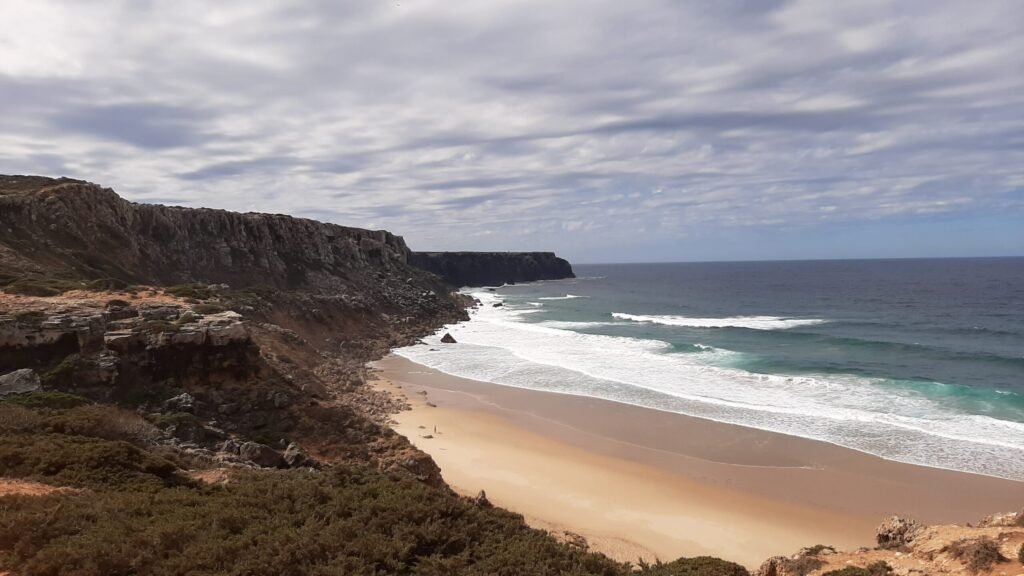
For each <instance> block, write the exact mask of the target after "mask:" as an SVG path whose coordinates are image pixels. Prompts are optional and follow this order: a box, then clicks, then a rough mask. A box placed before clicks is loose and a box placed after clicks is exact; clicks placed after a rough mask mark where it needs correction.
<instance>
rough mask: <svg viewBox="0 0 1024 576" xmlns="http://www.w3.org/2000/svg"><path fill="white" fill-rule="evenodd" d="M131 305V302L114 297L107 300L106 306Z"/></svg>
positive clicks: (120, 306) (125, 306) (124, 306)
mask: <svg viewBox="0 0 1024 576" xmlns="http://www.w3.org/2000/svg"><path fill="white" fill-rule="evenodd" d="M131 305H132V303H131V302H129V301H127V300H121V299H118V298H114V299H113V300H111V301H109V302H107V308H127V307H129V306H131Z"/></svg>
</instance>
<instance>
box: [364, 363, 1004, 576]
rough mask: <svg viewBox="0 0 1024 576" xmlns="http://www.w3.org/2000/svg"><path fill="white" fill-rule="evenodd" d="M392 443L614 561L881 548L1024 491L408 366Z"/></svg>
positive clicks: (383, 370) (458, 484)
mask: <svg viewBox="0 0 1024 576" xmlns="http://www.w3.org/2000/svg"><path fill="white" fill-rule="evenodd" d="M375 367H376V368H377V369H378V370H379V373H378V374H377V376H378V378H379V380H378V382H377V385H378V386H380V387H382V388H385V389H388V390H390V391H392V392H395V393H398V394H402V395H405V396H406V397H407V398H408V399H409V401H410V403H411V404H412V406H413V409H412V410H411V411H407V412H403V413H401V414H398V415H396V416H395V419H396V420H397V421H398V424H397V425H396V426H395V429H396V430H397V431H398V432H400V433H402V434H403V435H405V436H407V437H408V438H409V439H410V440H411V441H412V442H413V443H414V444H415V445H416V446H418V447H419V448H421V449H422V450H424V451H425V452H427V453H429V454H430V455H431V456H432V457H433V458H434V460H435V461H436V462H437V463H438V465H439V466H440V467H441V471H442V474H443V475H444V478H445V480H446V481H447V482H448V483H449V484H450V485H452V486H453V487H454V488H455V489H456V490H459V491H460V492H463V493H466V494H472V495H475V494H476V493H477V492H479V491H480V490H485V491H486V492H487V496H488V498H489V499H490V500H491V501H492V502H494V503H495V504H496V505H499V506H502V507H504V508H508V509H510V510H513V511H516V512H518V513H520V514H523V515H524V516H525V517H526V518H527V521H528V522H530V523H531V525H534V526H536V527H539V528H544V529H548V530H551V531H553V532H556V533H560V532H562V531H566V530H568V531H571V532H575V533H578V534H581V535H583V536H584V537H585V538H587V540H588V541H589V542H590V544H591V546H592V548H594V549H597V550H600V551H603V552H605V553H607V554H609V555H610V556H613V557H616V558H618V559H620V560H627V561H635V560H636V559H637V558H638V557H643V558H645V559H647V560H651V559H653V558H655V557H657V558H660V559H662V560H671V559H674V558H676V557H679V556H695V555H703V554H709V555H713V556H719V557H722V558H726V559H729V560H733V561H735V562H739V563H742V564H745V565H747V566H751V567H756V566H757V565H758V564H759V563H760V562H761V561H762V560H764V559H765V558H767V557H769V556H773V555H779V554H785V555H788V554H791V553H793V552H795V551H796V550H797V549H799V548H801V547H803V546H810V545H814V544H830V545H834V546H836V547H838V548H843V549H855V548H857V547H860V546H872V545H873V544H874V529H875V526H877V524H878V523H879V521H880V520H881V519H882V517H883V516H885V515H888V514H903V515H910V516H914V517H915V518H917V519H919V520H921V521H923V522H926V523H961V524H962V523H966V522H974V521H977V520H978V519H980V518H981V517H982V516H985V515H987V514H990V513H993V512H999V511H1010V510H1017V509H1020V508H1021V506H1024V483H1021V482H1013V481H1009V480H1001V479H997V478H990V477H986V476H979V475H972V474H965V473H960V472H952V471H946V470H938V469H934V468H926V467H922V466H914V465H909V464H902V463H898V462H892V461H888V460H884V459H881V458H877V457H874V456H870V455H868V454H864V453H861V452H857V451H854V450H849V449H846V448H841V447H838V446H834V445H832V444H827V443H824V442H817V441H814V440H807V439H803V438H797V437H792V436H786V435H782V434H776V433H772V432H764V431H760V430H755V429H751V428H745V427H741V426H734V425H730V424H722V423H718V422H713V421H710V420H704V419H701V418H693V417H689V416H682V415H679V414H673V413H668V412H661V411H657V410H651V409H647V408H640V407H635V406H629V405H625V404H619V403H615V402H609V401H605V400H599V399H594V398H586V397H579V396H568V395H562V394H553V393H549V392H538V391H532V390H522V389H518V388H511V387H505V386H499V385H495V384H490V383H484V382H477V381H473V380H467V379H463V378H457V377H454V376H450V375H447V374H444V373H441V372H437V371H435V370H432V369H430V368H427V367H424V366H421V365H419V364H415V363H413V362H411V361H409V360H406V359H404V358H401V357H398V356H389V357H388V358H385V359H384V360H382V361H380V362H377V363H376V364H375Z"/></svg>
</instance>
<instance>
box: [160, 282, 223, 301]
mask: <svg viewBox="0 0 1024 576" xmlns="http://www.w3.org/2000/svg"><path fill="white" fill-rule="evenodd" d="M164 292H166V293H168V294H170V295H171V296H177V297H178V298H196V299H198V300H208V299H210V298H213V296H214V292H213V290H210V287H209V286H206V285H203V284H179V285H177V286H168V287H167V288H164Z"/></svg>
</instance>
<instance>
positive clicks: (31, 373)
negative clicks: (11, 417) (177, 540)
mask: <svg viewBox="0 0 1024 576" xmlns="http://www.w3.org/2000/svg"><path fill="white" fill-rule="evenodd" d="M453 342H454V340H453ZM40 388H41V385H40V382H39V375H38V374H36V371H35V370H31V369H29V368H23V369H21V370H15V371H14V372H11V373H9V374H4V375H3V376H0V396H7V395H8V394H21V393H23V392H35V391H36V390H39V389H40Z"/></svg>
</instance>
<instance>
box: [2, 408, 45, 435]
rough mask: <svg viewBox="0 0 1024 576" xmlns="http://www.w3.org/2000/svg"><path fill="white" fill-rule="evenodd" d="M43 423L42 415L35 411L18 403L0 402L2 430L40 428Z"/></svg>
mask: <svg viewBox="0 0 1024 576" xmlns="http://www.w3.org/2000/svg"><path fill="white" fill-rule="evenodd" d="M42 425H43V418H42V416H40V415H39V414H37V413H35V412H34V411H32V410H29V409H28V408H25V407H23V406H19V405H17V404H12V403H0V431H3V432H21V431H27V430H38V429H39V428H40V427H41V426H42Z"/></svg>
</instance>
